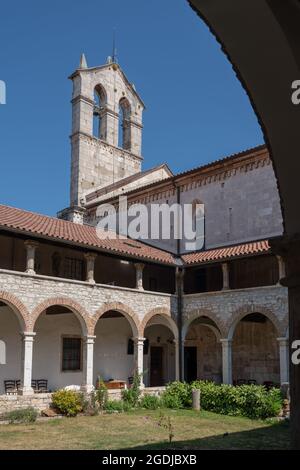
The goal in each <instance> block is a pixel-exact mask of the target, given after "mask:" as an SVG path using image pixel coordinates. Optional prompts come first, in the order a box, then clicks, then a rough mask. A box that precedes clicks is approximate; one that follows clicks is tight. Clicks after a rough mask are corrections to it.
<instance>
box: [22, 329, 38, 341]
mask: <svg viewBox="0 0 300 470" xmlns="http://www.w3.org/2000/svg"><path fill="white" fill-rule="evenodd" d="M21 335H22V336H23V340H24V341H30V340H31V341H33V340H34V337H35V336H36V332H35V331H22V332H21Z"/></svg>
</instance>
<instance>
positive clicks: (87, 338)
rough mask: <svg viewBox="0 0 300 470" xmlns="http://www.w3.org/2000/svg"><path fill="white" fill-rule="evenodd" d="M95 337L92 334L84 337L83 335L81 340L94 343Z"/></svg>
mask: <svg viewBox="0 0 300 470" xmlns="http://www.w3.org/2000/svg"><path fill="white" fill-rule="evenodd" d="M95 339H96V336H94V335H87V336H84V337H83V340H84V341H85V343H87V344H94V342H95Z"/></svg>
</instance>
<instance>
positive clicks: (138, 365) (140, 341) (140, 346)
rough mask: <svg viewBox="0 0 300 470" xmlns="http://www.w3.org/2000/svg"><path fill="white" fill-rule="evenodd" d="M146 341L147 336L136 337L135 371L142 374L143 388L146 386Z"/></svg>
mask: <svg viewBox="0 0 300 470" xmlns="http://www.w3.org/2000/svg"><path fill="white" fill-rule="evenodd" d="M144 341H145V338H134V357H135V371H136V373H137V374H139V376H140V381H141V382H140V384H141V388H144V376H143V372H144Z"/></svg>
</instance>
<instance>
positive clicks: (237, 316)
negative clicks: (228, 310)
mask: <svg viewBox="0 0 300 470" xmlns="http://www.w3.org/2000/svg"><path fill="white" fill-rule="evenodd" d="M251 313H261V314H262V315H264V316H265V317H267V318H268V319H269V320H270V322H271V323H272V325H273V326H274V327H275V329H276V331H277V334H278V336H282V337H284V336H285V334H286V325H284V324H283V323H282V322H280V321H279V320H278V318H277V317H276V315H275V314H274V313H273V312H272V310H270V309H268V308H266V307H264V306H262V305H251V306H249V305H244V306H243V307H240V308H239V309H238V310H236V311H235V312H234V313H233V314H232V317H231V318H233V321H232V322H231V323H230V324H229V326H228V327H227V329H226V332H225V336H224V338H228V339H230V340H232V339H233V335H234V332H235V329H236V327H237V325H238V324H239V322H240V321H241V320H242V319H243V318H244V317H246V316H247V315H250V314H251Z"/></svg>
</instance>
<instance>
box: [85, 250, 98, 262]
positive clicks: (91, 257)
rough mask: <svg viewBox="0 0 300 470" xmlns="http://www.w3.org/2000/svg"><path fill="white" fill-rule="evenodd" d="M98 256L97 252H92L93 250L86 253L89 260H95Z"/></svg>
mask: <svg viewBox="0 0 300 470" xmlns="http://www.w3.org/2000/svg"><path fill="white" fill-rule="evenodd" d="M97 256H98V254H97V253H92V252H89V253H84V257H85V259H86V260H87V261H95V259H96V258H97Z"/></svg>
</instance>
